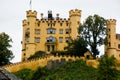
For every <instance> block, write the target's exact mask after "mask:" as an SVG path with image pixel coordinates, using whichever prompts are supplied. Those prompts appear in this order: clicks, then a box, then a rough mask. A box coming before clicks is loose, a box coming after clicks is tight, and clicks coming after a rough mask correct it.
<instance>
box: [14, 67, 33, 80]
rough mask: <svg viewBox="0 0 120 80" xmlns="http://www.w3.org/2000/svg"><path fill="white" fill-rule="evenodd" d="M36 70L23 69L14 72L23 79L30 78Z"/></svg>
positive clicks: (28, 79) (27, 79)
mask: <svg viewBox="0 0 120 80" xmlns="http://www.w3.org/2000/svg"><path fill="white" fill-rule="evenodd" d="M33 73H34V71H32V70H31V69H22V70H20V71H18V72H15V73H14V74H15V75H16V76H17V77H19V78H20V79H22V80H30V79H31V78H32V76H33Z"/></svg>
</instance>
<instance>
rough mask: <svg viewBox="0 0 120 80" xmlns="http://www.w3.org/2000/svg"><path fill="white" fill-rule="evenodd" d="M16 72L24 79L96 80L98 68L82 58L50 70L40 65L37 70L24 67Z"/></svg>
mask: <svg viewBox="0 0 120 80" xmlns="http://www.w3.org/2000/svg"><path fill="white" fill-rule="evenodd" d="M15 74H16V75H17V76H18V77H20V78H22V79H23V78H24V80H96V78H97V70H96V69H95V68H93V67H91V66H87V65H86V64H85V62H84V61H82V60H76V61H75V62H72V61H69V62H67V63H65V64H64V65H62V66H60V67H54V68H52V69H50V70H48V69H47V68H46V67H44V68H40V67H39V68H38V69H37V70H36V71H32V70H28V69H24V70H21V71H19V72H16V73H15ZM24 76H25V77H24ZM27 77H28V78H27Z"/></svg>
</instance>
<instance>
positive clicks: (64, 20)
mask: <svg viewBox="0 0 120 80" xmlns="http://www.w3.org/2000/svg"><path fill="white" fill-rule="evenodd" d="M39 22H40V23H41V22H45V23H52V24H53V23H64V22H66V23H70V19H69V18H68V19H66V18H64V19H60V20H47V19H42V20H40V21H39Z"/></svg>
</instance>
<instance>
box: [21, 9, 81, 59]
mask: <svg viewBox="0 0 120 80" xmlns="http://www.w3.org/2000/svg"><path fill="white" fill-rule="evenodd" d="M40 15H41V18H40V19H38V18H37V12H36V11H31V10H29V11H26V19H24V20H23V40H22V61H24V60H26V59H27V58H28V57H30V56H31V55H33V54H35V52H37V51H45V52H46V53H50V52H51V51H63V50H64V47H66V46H67V42H68V41H69V40H70V38H71V39H76V38H77V36H79V35H78V27H79V26H80V18H81V10H78V9H75V10H70V11H69V18H68V19H66V18H61V17H59V14H56V17H53V14H52V11H48V15H47V17H44V15H43V13H41V14H40Z"/></svg>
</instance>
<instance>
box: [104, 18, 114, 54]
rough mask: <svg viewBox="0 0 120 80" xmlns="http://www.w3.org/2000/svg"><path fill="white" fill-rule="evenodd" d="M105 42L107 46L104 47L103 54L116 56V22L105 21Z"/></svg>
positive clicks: (111, 20) (112, 20)
mask: <svg viewBox="0 0 120 80" xmlns="http://www.w3.org/2000/svg"><path fill="white" fill-rule="evenodd" d="M106 23H107V40H108V44H107V45H106V46H105V52H106V53H107V54H108V56H111V55H115V54H116V20H115V19H109V20H107V22H106Z"/></svg>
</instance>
